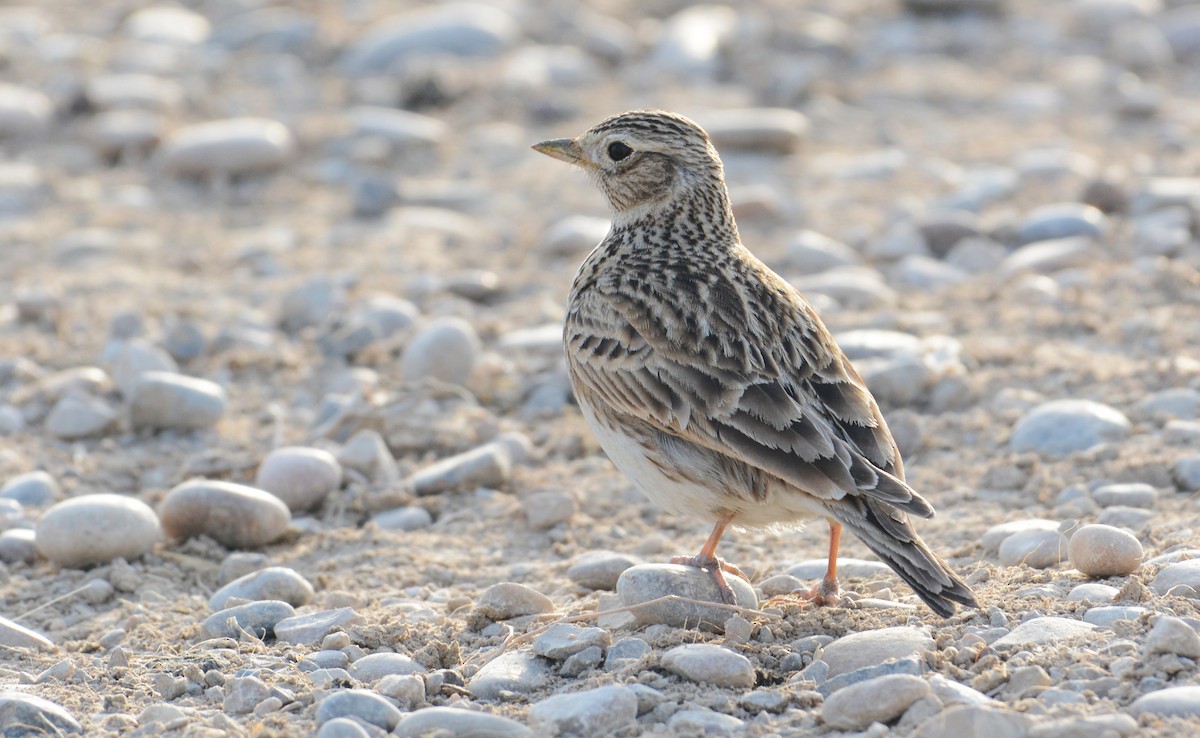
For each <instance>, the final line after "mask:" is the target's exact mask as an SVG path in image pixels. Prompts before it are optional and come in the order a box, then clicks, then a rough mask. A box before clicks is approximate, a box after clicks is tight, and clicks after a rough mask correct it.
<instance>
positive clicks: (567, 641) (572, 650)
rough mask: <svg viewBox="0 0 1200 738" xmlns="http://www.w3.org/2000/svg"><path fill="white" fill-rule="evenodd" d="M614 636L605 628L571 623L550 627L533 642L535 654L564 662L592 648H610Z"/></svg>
mask: <svg viewBox="0 0 1200 738" xmlns="http://www.w3.org/2000/svg"><path fill="white" fill-rule="evenodd" d="M611 641H612V636H611V635H609V632H608V631H607V630H604V629H603V628H584V627H581V626H578V625H573V624H571V623H558V624H555V625H552V626H550V628H549V629H548V630H547V631H546V632H545V633H543V634H541V635H540V636H538V637H537V640H535V641H534V642H533V652H534V653H536V654H537V655H538V656H544V657H546V658H548V659H554V660H555V661H562V660H564V659H566V658H569V657H571V656H574V655H575V654H577V653H579V652H580V651H584V650H586V649H588V648H591V647H592V646H599V647H600V648H602V649H603V648H608V645H609V643H610V642H611Z"/></svg>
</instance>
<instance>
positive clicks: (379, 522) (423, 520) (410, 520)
mask: <svg viewBox="0 0 1200 738" xmlns="http://www.w3.org/2000/svg"><path fill="white" fill-rule="evenodd" d="M371 522H372V523H374V524H375V525H376V527H378V528H381V529H383V530H401V531H414V530H421V529H422V528H428V527H429V526H431V525H433V516H432V515H430V514H429V511H428V510H426V509H425V508H423V507H418V506H416V505H410V506H408V507H398V508H395V509H393V510H384V511H383V512H381V513H378V514H376V515H375V516H373V517H372V518H371Z"/></svg>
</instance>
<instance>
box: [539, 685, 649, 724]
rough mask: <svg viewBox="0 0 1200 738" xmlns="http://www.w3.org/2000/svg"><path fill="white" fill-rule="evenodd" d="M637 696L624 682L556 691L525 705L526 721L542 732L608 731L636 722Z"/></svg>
mask: <svg viewBox="0 0 1200 738" xmlns="http://www.w3.org/2000/svg"><path fill="white" fill-rule="evenodd" d="M637 715H638V698H637V696H636V695H635V694H634V692H633V690H631V689H630V688H629V687H626V686H624V685H617V684H610V685H607V686H603V687H596V688H594V689H588V690H584V691H582V692H572V693H570V694H558V695H555V696H553V697H547V698H546V699H543V700H540V701H538V702H535V703H533V704H532V705H531V706H530V707H529V724H530V727H532V728H533V729H534V730H535V731H537V732H538V733H539V734H541V735H546V736H589V735H611V734H614V733H618V732H620V731H624V730H627V729H629V728H631V727H633V726H635V725H637Z"/></svg>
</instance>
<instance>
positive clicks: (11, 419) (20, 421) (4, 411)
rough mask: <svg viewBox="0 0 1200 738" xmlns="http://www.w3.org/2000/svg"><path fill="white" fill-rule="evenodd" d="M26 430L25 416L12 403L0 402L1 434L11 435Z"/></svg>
mask: <svg viewBox="0 0 1200 738" xmlns="http://www.w3.org/2000/svg"><path fill="white" fill-rule="evenodd" d="M23 430H25V416H24V415H22V414H21V411H20V410H18V409H17V408H15V407H13V406H12V405H4V404H0V436H11V435H12V434H14V433H20V432H21V431H23Z"/></svg>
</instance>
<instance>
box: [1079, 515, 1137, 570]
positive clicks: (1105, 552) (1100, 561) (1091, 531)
mask: <svg viewBox="0 0 1200 738" xmlns="http://www.w3.org/2000/svg"><path fill="white" fill-rule="evenodd" d="M1068 555H1069V556H1070V558H1071V566H1074V567H1075V568H1076V569H1078V570H1079V571H1081V572H1083V573H1084V574H1086V575H1088V576H1089V577H1115V576H1121V575H1123V574H1131V573H1133V572H1134V571H1136V570H1137V568H1138V566H1139V565H1140V564H1141V563H1142V544H1141V543H1139V542H1138V539H1137V538H1135V537H1134V536H1133V534H1132V533H1130V532H1129V531H1125V530H1121V529H1120V528H1113V527H1112V526H1108V525H1085V526H1083V527H1082V528H1080V529H1079V530H1077V531H1075V533H1074V534H1073V535H1072V536H1071V541H1070V543H1069V545H1068Z"/></svg>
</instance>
